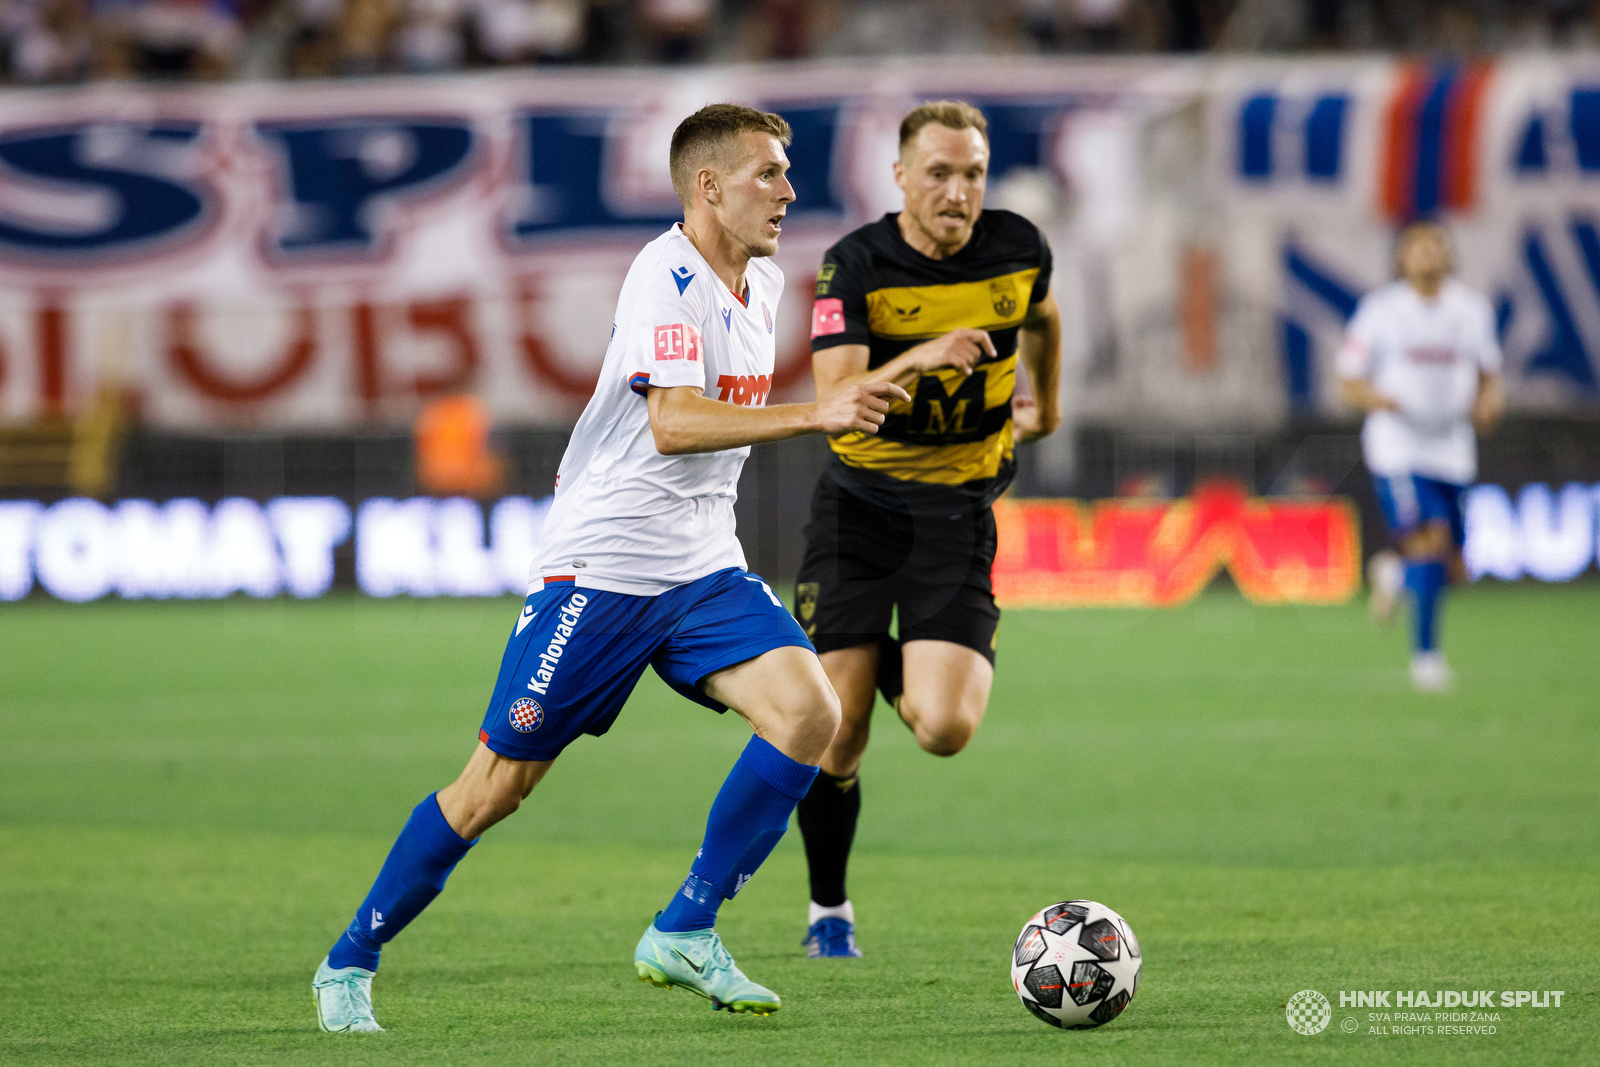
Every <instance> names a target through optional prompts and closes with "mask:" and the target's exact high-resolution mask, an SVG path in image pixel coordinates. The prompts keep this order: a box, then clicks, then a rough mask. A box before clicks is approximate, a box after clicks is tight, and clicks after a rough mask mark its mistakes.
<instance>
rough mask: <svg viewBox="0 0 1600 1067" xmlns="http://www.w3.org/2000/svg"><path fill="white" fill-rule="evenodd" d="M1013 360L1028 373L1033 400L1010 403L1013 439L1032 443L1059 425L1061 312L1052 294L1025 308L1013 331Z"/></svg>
mask: <svg viewBox="0 0 1600 1067" xmlns="http://www.w3.org/2000/svg"><path fill="white" fill-rule="evenodd" d="M1017 358H1018V359H1019V360H1021V361H1022V365H1023V366H1024V367H1026V368H1027V370H1028V383H1029V384H1030V385H1031V386H1032V387H1033V396H1031V397H1026V396H1019V397H1015V398H1013V399H1012V401H1011V418H1012V420H1013V421H1014V422H1015V424H1016V428H1017V439H1018V440H1021V441H1034V440H1037V439H1039V438H1041V437H1045V436H1048V435H1049V434H1052V433H1055V432H1056V427H1058V426H1060V425H1061V309H1060V308H1059V307H1057V306H1056V297H1055V294H1054V293H1048V294H1046V295H1045V298H1044V299H1043V300H1041V301H1039V302H1038V303H1037V304H1034V305H1032V306H1030V307H1029V308H1028V317H1027V318H1025V319H1023V320H1022V328H1021V329H1019V330H1018V331H1017Z"/></svg>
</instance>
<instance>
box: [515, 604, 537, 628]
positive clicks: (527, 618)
mask: <svg viewBox="0 0 1600 1067" xmlns="http://www.w3.org/2000/svg"><path fill="white" fill-rule="evenodd" d="M538 614H539V613H538V612H537V611H534V610H533V605H532V604H529V605H527V606H526V607H524V608H523V609H522V616H521V617H520V618H519V619H517V633H519V634H520V633H521V632H522V631H523V630H525V629H527V626H528V624H529V623H530V622H532V621H533V620H534V619H535V618H536V617H537V616H538Z"/></svg>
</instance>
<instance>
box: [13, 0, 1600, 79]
mask: <svg viewBox="0 0 1600 1067" xmlns="http://www.w3.org/2000/svg"><path fill="white" fill-rule="evenodd" d="M1597 40H1600V0H865V2H854V3H851V2H845V0H0V62H3V78H4V81H6V82H8V83H11V84H24V85H36V84H60V83H71V82H81V81H86V80H90V79H96V78H129V77H132V78H143V79H202V80H217V79H231V78H306V77H330V76H352V75H364V74H375V73H385V72H410V73H426V72H434V71H453V70H463V69H473V68H486V67H496V66H506V65H521V64H565V63H584V64H649V63H664V64H685V63H699V62H736V61H754V60H786V59H806V58H828V57H844V56H872V55H896V54H905V55H918V54H923V55H925V54H940V53H946V54H986V55H1006V54H1026V53H1040V52H1045V53H1049V52H1077V53H1083V52H1112V53H1115V52H1195V51H1205V50H1222V51H1295V50H1317V51H1322V50H1339V49H1372V48H1383V49H1398V50H1413V51H1435V52H1450V53H1472V52H1480V51H1487V50H1500V49H1515V48H1546V47H1557V48H1560V47H1582V46H1586V45H1593V44H1595V43H1596V41H1597Z"/></svg>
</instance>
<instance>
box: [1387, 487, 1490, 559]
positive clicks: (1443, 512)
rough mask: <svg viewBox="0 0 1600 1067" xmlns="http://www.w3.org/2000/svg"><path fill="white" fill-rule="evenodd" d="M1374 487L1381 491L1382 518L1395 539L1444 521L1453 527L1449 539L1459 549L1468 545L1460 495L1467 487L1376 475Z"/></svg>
mask: <svg viewBox="0 0 1600 1067" xmlns="http://www.w3.org/2000/svg"><path fill="white" fill-rule="evenodd" d="M1372 485H1373V488H1375V489H1376V490H1377V491H1378V506H1379V507H1381V508H1382V509H1383V517H1384V519H1385V520H1387V521H1388V523H1389V529H1390V530H1391V531H1393V532H1394V534H1395V536H1396V537H1404V536H1405V535H1407V534H1410V533H1414V532H1416V531H1417V530H1420V529H1422V527H1424V526H1427V525H1428V524H1430V523H1433V522H1438V521H1441V520H1442V521H1444V522H1448V523H1449V524H1450V537H1451V539H1452V540H1454V541H1455V544H1456V547H1457V548H1460V547H1461V546H1462V545H1464V544H1466V543H1467V527H1466V523H1465V522H1464V521H1463V519H1462V516H1461V494H1462V493H1464V492H1465V491H1466V488H1467V487H1466V486H1464V485H1456V484H1455V483H1454V482H1441V481H1440V480H1439V479H1437V478H1424V477H1423V476H1422V475H1420V474H1401V475H1396V476H1395V477H1391V478H1385V477H1381V476H1379V475H1376V474H1374V475H1373V476H1372Z"/></svg>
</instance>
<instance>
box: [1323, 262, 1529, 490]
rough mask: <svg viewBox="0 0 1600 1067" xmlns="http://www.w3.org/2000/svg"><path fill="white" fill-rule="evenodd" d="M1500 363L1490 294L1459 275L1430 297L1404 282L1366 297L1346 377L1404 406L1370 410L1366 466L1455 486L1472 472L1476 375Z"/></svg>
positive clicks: (1343, 357)
mask: <svg viewBox="0 0 1600 1067" xmlns="http://www.w3.org/2000/svg"><path fill="white" fill-rule="evenodd" d="M1500 363H1501V359H1500V344H1499V342H1498V341H1497V340H1496V339H1495V322H1494V311H1493V309H1492V308H1490V306H1489V301H1487V300H1485V299H1484V298H1483V297H1482V296H1480V295H1479V294H1478V293H1476V292H1474V291H1473V290H1471V289H1468V288H1467V287H1466V286H1465V285H1462V284H1461V283H1460V282H1458V281H1456V280H1455V279H1453V278H1449V279H1446V280H1445V283H1444V285H1443V286H1442V287H1441V288H1440V290H1439V295H1438V296H1437V297H1435V298H1434V299H1432V300H1425V299H1423V297H1422V294H1420V293H1418V292H1417V291H1416V290H1415V289H1413V288H1412V287H1411V286H1410V285H1409V284H1407V283H1406V282H1403V281H1396V282H1390V283H1389V284H1388V285H1385V286H1383V287H1382V288H1379V289H1374V290H1373V291H1372V292H1370V293H1368V294H1367V295H1366V296H1364V297H1362V298H1361V303H1360V304H1358V305H1357V306H1356V313H1355V317H1354V318H1352V319H1351V320H1350V325H1349V326H1348V327H1347V328H1346V330H1345V341H1344V347H1343V348H1342V349H1341V350H1340V352H1339V358H1338V368H1337V369H1338V373H1339V377H1341V378H1365V379H1366V380H1367V381H1369V382H1371V383H1372V387H1373V388H1374V389H1376V390H1377V391H1378V392H1379V393H1381V394H1382V395H1384V396H1386V397H1389V398H1390V399H1391V400H1394V401H1396V402H1397V403H1398V404H1399V405H1400V410H1399V411H1398V412H1395V411H1374V412H1372V413H1371V414H1369V415H1368V416H1367V420H1366V424H1365V425H1364V426H1362V428H1361V451H1362V453H1363V455H1364V456H1365V458H1366V461H1367V467H1368V469H1369V470H1371V471H1372V473H1374V474H1376V475H1380V476H1382V477H1388V478H1392V477H1395V476H1397V475H1405V474H1420V475H1422V476H1423V477H1426V478H1436V479H1438V480H1440V481H1445V482H1454V483H1455V484H1457V485H1466V484H1468V483H1469V482H1471V481H1472V480H1473V479H1475V478H1476V477H1477V476H1478V445H1477V438H1476V437H1475V436H1474V434H1473V429H1472V420H1471V413H1472V404H1473V401H1474V400H1475V399H1476V398H1477V395H1478V373H1479V372H1480V371H1482V372H1485V373H1489V374H1498V373H1500Z"/></svg>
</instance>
